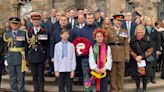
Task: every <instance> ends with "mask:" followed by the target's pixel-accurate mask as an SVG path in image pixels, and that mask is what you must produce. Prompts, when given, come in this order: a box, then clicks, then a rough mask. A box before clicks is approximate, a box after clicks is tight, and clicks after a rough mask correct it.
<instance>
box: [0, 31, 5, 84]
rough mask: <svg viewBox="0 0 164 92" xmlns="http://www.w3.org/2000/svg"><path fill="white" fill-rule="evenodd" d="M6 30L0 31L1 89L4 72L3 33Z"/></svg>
mask: <svg viewBox="0 0 164 92" xmlns="http://www.w3.org/2000/svg"><path fill="white" fill-rule="evenodd" d="M4 31H5V30H4V29H0V44H1V45H0V87H1V77H2V72H3V70H4V67H5V66H4V41H3V33H4Z"/></svg>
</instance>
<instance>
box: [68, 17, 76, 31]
mask: <svg viewBox="0 0 164 92" xmlns="http://www.w3.org/2000/svg"><path fill="white" fill-rule="evenodd" d="M69 23H71V28H72V29H73V27H74V24H75V19H74V18H69Z"/></svg>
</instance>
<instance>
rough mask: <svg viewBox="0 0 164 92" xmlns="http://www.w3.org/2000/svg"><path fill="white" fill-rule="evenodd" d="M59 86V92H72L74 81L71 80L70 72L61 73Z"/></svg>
mask: <svg viewBox="0 0 164 92" xmlns="http://www.w3.org/2000/svg"><path fill="white" fill-rule="evenodd" d="M58 84H59V92H72V84H73V79H72V78H70V72H60V76H59V78H58ZM65 87H66V88H65ZM65 89H66V91H65Z"/></svg>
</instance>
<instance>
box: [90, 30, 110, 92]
mask: <svg viewBox="0 0 164 92" xmlns="http://www.w3.org/2000/svg"><path fill="white" fill-rule="evenodd" d="M105 37H106V33H105V31H104V30H102V29H96V31H95V32H94V34H93V38H94V39H95V40H96V44H95V45H94V46H91V47H90V50H89V67H90V69H91V75H92V77H91V78H90V80H92V79H93V78H94V80H95V81H96V92H108V90H107V89H108V88H107V86H108V76H107V73H106V72H107V71H110V70H111V67H112V55H111V49H110V47H109V46H106V45H105V44H104V40H105ZM93 88H94V87H93Z"/></svg>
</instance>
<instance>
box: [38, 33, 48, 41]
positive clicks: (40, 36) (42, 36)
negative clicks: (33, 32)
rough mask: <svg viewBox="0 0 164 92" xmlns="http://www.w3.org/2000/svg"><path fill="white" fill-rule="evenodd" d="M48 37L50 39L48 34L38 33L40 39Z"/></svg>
mask: <svg viewBox="0 0 164 92" xmlns="http://www.w3.org/2000/svg"><path fill="white" fill-rule="evenodd" d="M47 39H48V36H47V34H39V35H38V40H47Z"/></svg>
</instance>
